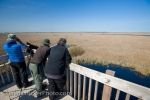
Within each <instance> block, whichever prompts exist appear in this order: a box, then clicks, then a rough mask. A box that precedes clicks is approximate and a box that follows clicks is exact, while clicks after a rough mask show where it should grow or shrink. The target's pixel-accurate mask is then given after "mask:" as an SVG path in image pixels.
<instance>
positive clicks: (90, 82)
mask: <svg viewBox="0 0 150 100" xmlns="http://www.w3.org/2000/svg"><path fill="white" fill-rule="evenodd" d="M91 88H92V79H91V78H90V80H89V90H88V100H91Z"/></svg>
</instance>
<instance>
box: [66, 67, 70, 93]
mask: <svg viewBox="0 0 150 100" xmlns="http://www.w3.org/2000/svg"><path fill="white" fill-rule="evenodd" d="M66 75H67V82H66V86H67V87H66V88H67V91H69V81H70V80H69V69H68V68H67V69H66Z"/></svg>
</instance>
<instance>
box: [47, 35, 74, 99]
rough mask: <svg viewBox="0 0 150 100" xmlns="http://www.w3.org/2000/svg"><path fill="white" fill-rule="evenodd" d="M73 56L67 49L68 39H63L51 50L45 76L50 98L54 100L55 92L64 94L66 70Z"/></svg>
mask: <svg viewBox="0 0 150 100" xmlns="http://www.w3.org/2000/svg"><path fill="white" fill-rule="evenodd" d="M71 60H72V58H71V56H70V54H69V51H68V49H67V48H66V39H64V38H61V39H60V40H59V42H58V44H57V45H56V46H54V47H52V48H51V52H50V55H49V57H48V62H47V64H46V67H45V75H46V76H47V78H48V81H49V86H48V90H49V93H50V95H49V98H50V100H54V99H55V98H56V95H55V94H54V95H53V93H54V92H63V91H64V90H63V89H64V85H65V83H66V78H65V69H66V67H68V66H69V64H70V63H71Z"/></svg>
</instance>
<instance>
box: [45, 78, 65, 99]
mask: <svg viewBox="0 0 150 100" xmlns="http://www.w3.org/2000/svg"><path fill="white" fill-rule="evenodd" d="M48 81H49V86H48V92H49V94H50V95H49V99H50V100H55V99H56V98H57V97H59V96H61V94H58V93H59V92H65V89H64V86H65V83H66V77H65V76H64V77H63V78H61V79H50V78H48ZM56 92H57V94H55V93H56Z"/></svg>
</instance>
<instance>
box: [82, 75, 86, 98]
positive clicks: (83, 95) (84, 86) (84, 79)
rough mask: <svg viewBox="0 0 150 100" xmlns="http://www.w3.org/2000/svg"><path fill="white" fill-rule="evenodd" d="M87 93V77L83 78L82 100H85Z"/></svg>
mask: <svg viewBox="0 0 150 100" xmlns="http://www.w3.org/2000/svg"><path fill="white" fill-rule="evenodd" d="M85 92H86V77H85V76H84V78H83V93H82V100H85Z"/></svg>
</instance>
